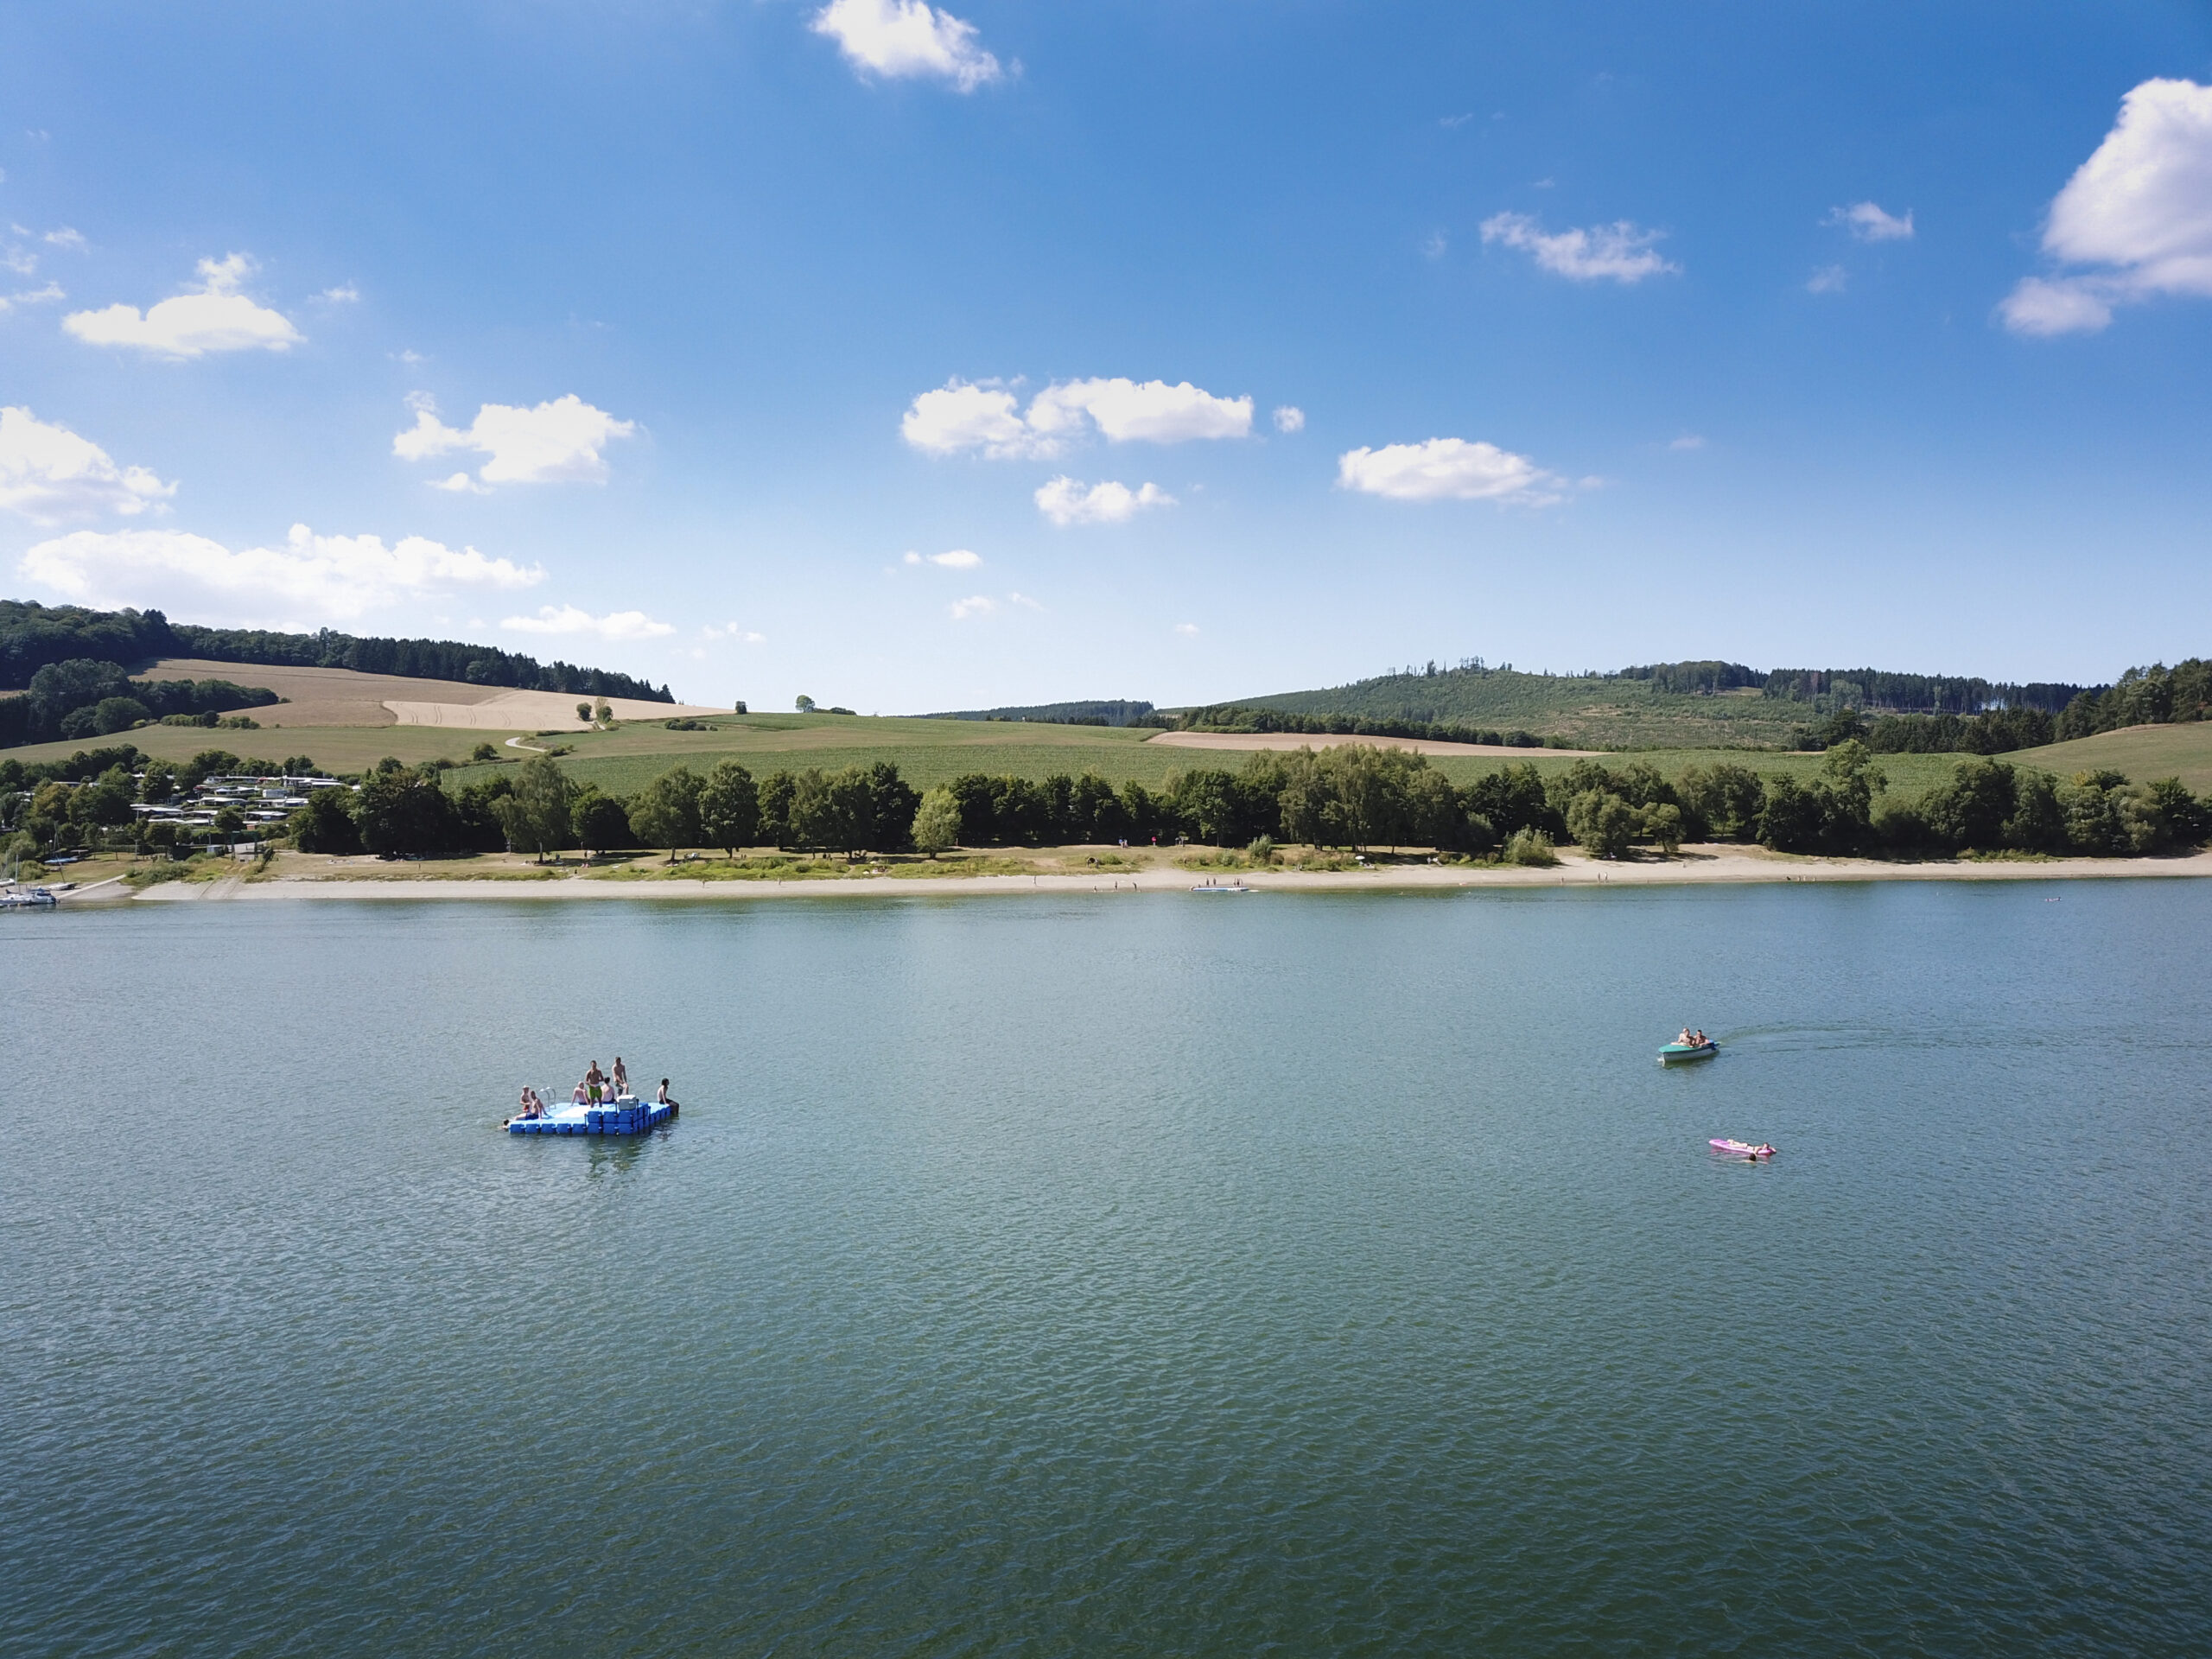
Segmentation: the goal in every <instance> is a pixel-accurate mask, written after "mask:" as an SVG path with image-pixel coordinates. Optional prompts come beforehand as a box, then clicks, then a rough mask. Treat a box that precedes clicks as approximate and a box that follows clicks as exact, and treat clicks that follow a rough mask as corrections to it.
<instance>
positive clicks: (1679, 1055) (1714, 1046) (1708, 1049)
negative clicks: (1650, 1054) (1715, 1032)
mask: <svg viewBox="0 0 2212 1659" xmlns="http://www.w3.org/2000/svg"><path fill="white" fill-rule="evenodd" d="M1719 1052H1720V1045H1719V1044H1718V1043H1716V1042H1714V1041H1713V1039H1710V1038H1707V1039H1706V1040H1705V1041H1704V1042H1701V1043H1669V1044H1668V1045H1667V1046H1665V1047H1664V1048H1662V1049H1661V1050H1660V1051H1659V1064H1660V1065H1674V1064H1675V1063H1676V1062H1677V1061H1680V1060H1709V1059H1711V1058H1713V1056H1714V1055H1716V1054H1718V1053H1719Z"/></svg>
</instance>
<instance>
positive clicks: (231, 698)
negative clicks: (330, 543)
mask: <svg viewBox="0 0 2212 1659" xmlns="http://www.w3.org/2000/svg"><path fill="white" fill-rule="evenodd" d="M164 657H196V658H203V659H206V660H207V661H211V662H218V663H238V664H265V665H268V666H271V667H298V668H350V669H355V670H358V671H361V672H363V673H368V674H403V675H407V676H410V677H414V678H417V679H428V680H455V681H460V682H462V683H467V684H469V685H499V686H512V687H514V688H516V689H517V690H526V691H562V692H568V693H571V694H574V695H577V696H596V697H641V698H646V699H650V700H651V701H652V702H674V701H675V699H674V698H673V697H672V696H670V694H669V690H668V688H667V687H666V686H663V687H661V688H660V689H659V690H654V689H653V688H652V686H651V685H650V684H648V683H646V682H645V681H643V680H638V679H632V677H630V676H629V675H627V674H610V673H607V672H606V671H603V670H601V669H596V668H576V667H574V666H572V665H571V664H568V663H554V664H550V666H549V665H547V664H541V663H539V662H537V660H535V659H534V658H529V657H520V656H517V655H516V654H515V653H513V652H505V651H499V650H497V649H495V648H494V647H493V646H490V645H461V644H457V643H455V642H454V641H451V640H442V639H359V638H356V637H355V636H354V635H352V634H347V633H335V632H331V631H330V630H329V629H327V628H326V629H325V630H323V631H322V632H320V633H266V632H260V631H258V630H254V629H245V628H201V627H195V626H193V625H191V624H190V623H173V622H171V621H170V620H168V618H167V617H165V616H163V615H162V613H160V612H159V611H92V610H85V609H82V608H80V607H77V606H73V605H61V606H53V607H48V606H45V605H38V604H29V603H25V602H22V601H16V600H0V689H5V690H21V691H22V693H23V695H22V696H13V697H10V696H0V747H10V746H13V745H16V744H21V743H38V742H43V741H47V740H48V739H51V738H57V737H60V738H79V737H105V736H107V735H109V734H112V733H116V732H122V731H128V730H130V728H132V727H133V726H135V725H137V724H138V723H139V722H141V721H149V720H153V721H168V722H170V723H172V724H178V723H184V722H187V721H189V722H192V723H194V724H204V725H211V726H212V725H213V724H214V723H215V720H216V715H217V712H218V711H219V710H220V711H235V710H238V709H251V708H258V707H261V706H262V705H264V704H267V703H272V702H276V701H277V694H276V693H275V692H273V691H270V690H266V689H264V688H262V687H257V686H245V685H239V684H237V683H233V682H232V681H230V680H227V679H204V680H162V681H134V680H132V679H131V678H130V675H131V672H132V671H133V670H134V669H136V668H138V667H143V665H144V664H147V663H149V662H153V661H156V660H158V659H159V658H164Z"/></svg>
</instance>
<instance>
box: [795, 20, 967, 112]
mask: <svg viewBox="0 0 2212 1659" xmlns="http://www.w3.org/2000/svg"><path fill="white" fill-rule="evenodd" d="M808 27H809V28H810V29H813V31H814V32H815V33H816V34H817V35H827V36H828V37H829V39H831V40H833V41H836V42H837V49H838V50H839V51H840V52H842V53H843V54H845V60H846V61H847V62H849V63H850V64H851V65H852V66H853V67H854V68H855V69H856V70H859V71H861V73H865V74H874V75H881V76H883V77H884V78H885V79H888V80H897V79H907V78H915V77H919V78H924V79H937V80H949V81H950V82H951V83H952V84H953V85H954V86H957V87H958V88H959V89H960V90H961V91H962V92H974V91H975V90H976V88H977V87H978V86H988V84H989V83H990V82H992V81H995V80H996V79H999V78H1000V77H1001V75H1002V74H1003V73H1005V71H1003V70H1002V69H1001V68H1000V67H999V60H997V59H996V58H995V57H993V56H992V55H991V54H989V53H988V52H986V51H984V50H983V48H982V45H981V44H980V43H979V42H978V41H977V40H976V25H975V24H973V23H970V22H963V21H962V20H961V19H960V18H957V17H956V16H953V15H952V14H951V13H950V12H949V11H939V10H937V9H936V8H934V7H932V6H931V5H929V4H927V3H925V0H830V3H829V4H828V5H826V6H824V7H823V9H822V10H820V11H817V12H816V13H815V14H814V21H813V22H811V23H810V24H809V25H808Z"/></svg>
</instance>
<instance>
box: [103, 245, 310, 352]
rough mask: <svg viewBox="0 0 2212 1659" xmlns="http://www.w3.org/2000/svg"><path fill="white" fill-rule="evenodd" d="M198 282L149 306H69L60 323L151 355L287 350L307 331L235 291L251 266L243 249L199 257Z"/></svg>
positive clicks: (251, 269)
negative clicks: (91, 308) (97, 308)
mask: <svg viewBox="0 0 2212 1659" xmlns="http://www.w3.org/2000/svg"><path fill="white" fill-rule="evenodd" d="M199 269H200V286H199V287H197V288H190V289H186V290H185V291H184V292H183V293H181V294H179V295H176V296H174V297H172V298H170V299H166V300H162V301H159V302H156V303H155V304H154V305H152V306H150V307H149V308H147V310H146V312H145V314H144V315H140V314H139V310H138V308H137V306H135V305H111V306H109V307H108V308H106V309H105V310H101V311H72V312H71V313H70V314H69V315H67V316H66V317H64V318H62V320H61V326H62V327H63V328H65V329H67V331H68V332H69V333H70V334H73V335H75V336H76V337H77V338H78V339H79V340H83V341H84V342H85V343H86V345H88V346H130V347H132V348H133V349H135V350H137V351H142V352H149V353H152V354H153V355H155V356H156V357H168V358H180V359H181V358H193V357H204V356H206V355H207V353H210V352H247V351H266V352H284V351H289V350H290V349H291V348H292V347H293V346H297V345H299V344H301V343H302V340H304V339H305V338H306V336H304V335H303V334H301V333H300V331H299V330H298V329H296V328H295V327H293V326H292V323H291V320H290V319H289V317H286V316H285V315H283V313H282V312H279V311H272V310H270V308H268V307H267V306H264V305H260V304H257V303H256V302H254V301H253V300H252V299H251V298H249V297H248V296H246V295H245V294H243V293H241V292H240V291H239V289H240V288H241V286H242V285H243V284H244V283H245V279H246V278H247V277H251V275H252V274H253V272H254V270H255V266H254V263H253V261H252V259H251V258H250V257H247V256H246V255H245V254H243V253H232V254H228V255H226V256H225V257H222V258H220V259H202V260H201V261H200V267H199Z"/></svg>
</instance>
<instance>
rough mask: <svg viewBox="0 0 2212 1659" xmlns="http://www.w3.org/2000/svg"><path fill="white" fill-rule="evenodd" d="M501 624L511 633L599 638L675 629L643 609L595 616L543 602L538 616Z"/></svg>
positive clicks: (658, 635)
mask: <svg viewBox="0 0 2212 1659" xmlns="http://www.w3.org/2000/svg"><path fill="white" fill-rule="evenodd" d="M499 626H501V627H503V628H505V629H506V630H508V631H509V632H512V633H549V634H571V633H574V634H590V635H592V636H593V637H594V638H596V639H665V638H667V637H668V636H669V635H670V634H671V633H674V632H676V629H675V628H674V626H671V624H669V623H666V622H656V621H654V620H652V618H651V617H650V616H647V615H646V614H645V613H644V612H643V611H609V612H608V613H607V614H606V615H605V616H594V615H593V614H592V613H590V612H589V611H586V610H581V609H579V608H578V607H575V606H574V605H560V606H554V605H542V606H540V607H538V610H537V614H536V615H535V616H510V617H505V618H502V619H501V620H500V622H499Z"/></svg>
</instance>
